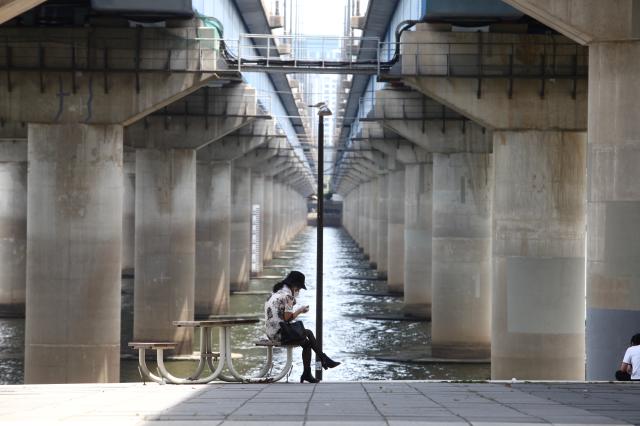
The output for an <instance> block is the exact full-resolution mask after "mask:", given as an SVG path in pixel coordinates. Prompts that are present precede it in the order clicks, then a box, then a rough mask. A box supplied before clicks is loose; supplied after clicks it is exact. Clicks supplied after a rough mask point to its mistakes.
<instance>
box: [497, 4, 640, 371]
mask: <svg viewBox="0 0 640 426" xmlns="http://www.w3.org/2000/svg"><path fill="white" fill-rule="evenodd" d="M506 1H507V2H508V3H509V4H511V5H512V6H514V7H516V8H518V9H520V10H521V11H523V12H525V13H526V14H528V15H530V16H533V17H534V18H536V19H537V20H539V21H540V22H543V23H544V24H546V25H549V26H550V27H551V28H554V29H556V30H557V31H559V32H560V33H562V34H564V35H566V36H567V37H570V38H572V39H574V40H575V41H577V42H578V43H581V44H587V45H588V46H589V96H588V102H589V108H588V111H589V120H588V139H589V140H588V145H587V146H588V154H587V158H588V179H587V222H588V232H587V238H588V241H587V279H586V281H587V309H586V317H587V320H586V352H587V353H586V359H587V369H586V378H587V380H610V379H611V378H612V373H611V368H612V367H611V366H612V365H613V366H615V365H617V364H619V363H620V357H621V354H623V353H624V350H625V349H626V347H627V346H628V344H629V338H630V336H632V335H633V334H635V333H637V332H638V328H637V326H638V324H639V323H640V247H639V243H638V241H640V239H639V238H638V235H639V234H640V231H639V229H640V187H639V186H638V181H639V179H640V168H638V167H637V164H638V158H640V142H639V139H638V134H640V120H638V115H637V107H636V105H637V99H638V98H639V97H640V85H639V84H638V81H637V78H636V76H637V75H638V72H640V60H638V54H639V53H640V42H639V41H638V13H637V12H638V2H637V1H634V0H617V1H615V2H602V1H598V0H582V1H579V2H575V1H570V0H554V1H549V0H547V1H540V0H537V1H533V0H506Z"/></svg>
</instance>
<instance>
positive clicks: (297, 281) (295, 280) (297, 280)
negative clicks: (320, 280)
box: [282, 271, 307, 290]
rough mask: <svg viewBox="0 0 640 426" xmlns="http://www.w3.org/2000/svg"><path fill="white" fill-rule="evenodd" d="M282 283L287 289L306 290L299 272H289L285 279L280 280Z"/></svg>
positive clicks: (301, 274)
mask: <svg viewBox="0 0 640 426" xmlns="http://www.w3.org/2000/svg"><path fill="white" fill-rule="evenodd" d="M282 283H283V284H286V285H287V286H289V287H291V286H296V287H298V288H301V289H303V290H306V289H307V287H306V286H305V285H304V274H303V273H302V272H300V271H291V272H289V274H288V275H287V276H286V277H285V279H284V280H282Z"/></svg>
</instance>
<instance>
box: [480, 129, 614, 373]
mask: <svg viewBox="0 0 640 426" xmlns="http://www.w3.org/2000/svg"><path fill="white" fill-rule="evenodd" d="M494 147H495V148H494V149H495V151H494V152H495V154H494V155H495V163H496V171H495V201H494V210H493V215H494V224H493V235H494V236H493V258H494V270H493V273H494V279H493V282H494V287H493V321H492V328H493V332H492V354H491V359H492V364H491V376H492V378H494V379H509V378H512V377H517V378H519V379H536V380H537V379H540V380H545V379H554V380H583V379H584V351H585V344H584V320H585V312H584V309H585V305H584V298H585V286H584V284H585V281H584V278H585V277H584V273H585V270H584V254H585V252H584V250H585V247H584V232H585V219H586V217H585V208H586V205H585V204H586V203H585V196H584V195H585V180H586V134H585V133H584V132H582V133H581V132H551V131H549V132H538V131H528V132H496V133H494ZM618 361H619V360H618ZM615 367H616V366H615V365H614V366H613V367H611V368H614V369H615Z"/></svg>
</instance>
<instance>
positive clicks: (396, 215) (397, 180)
mask: <svg viewBox="0 0 640 426" xmlns="http://www.w3.org/2000/svg"><path fill="white" fill-rule="evenodd" d="M404 184H405V183H404V170H396V171H393V172H390V173H389V212H388V219H389V222H388V227H387V235H388V237H387V241H388V243H389V253H393V255H392V256H389V257H388V266H387V283H388V285H389V291H391V292H393V293H404V255H405V253H404Z"/></svg>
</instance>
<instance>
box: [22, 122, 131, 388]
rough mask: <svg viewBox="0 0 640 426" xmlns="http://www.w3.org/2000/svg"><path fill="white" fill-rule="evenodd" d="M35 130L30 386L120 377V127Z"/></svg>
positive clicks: (31, 194)
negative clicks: (31, 384)
mask: <svg viewBox="0 0 640 426" xmlns="http://www.w3.org/2000/svg"><path fill="white" fill-rule="evenodd" d="M28 132H29V136H28V139H29V148H28V149H29V154H28V156H29V172H28V182H29V190H28V192H27V199H28V201H27V203H28V206H29V207H28V212H27V299H26V300H27V306H26V327H25V361H24V365H25V376H24V380H25V383H77V382H118V381H119V380H120V277H121V266H120V265H121V262H120V258H121V251H122V197H123V188H122V134H123V130H122V126H118V125H84V124H60V125H58V124H52V125H46V124H29V130H28Z"/></svg>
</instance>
